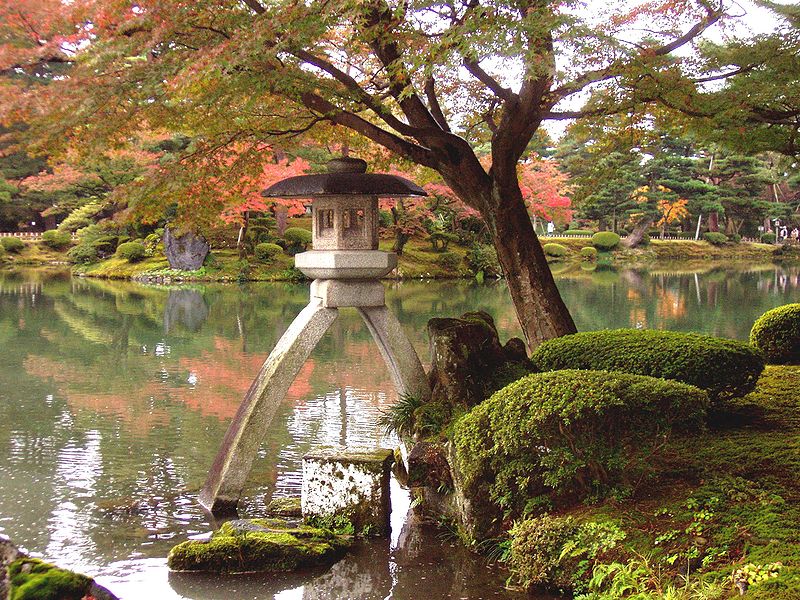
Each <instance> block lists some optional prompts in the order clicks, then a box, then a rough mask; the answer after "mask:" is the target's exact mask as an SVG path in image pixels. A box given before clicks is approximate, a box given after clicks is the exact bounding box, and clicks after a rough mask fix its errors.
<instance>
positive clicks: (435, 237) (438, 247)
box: [428, 231, 458, 252]
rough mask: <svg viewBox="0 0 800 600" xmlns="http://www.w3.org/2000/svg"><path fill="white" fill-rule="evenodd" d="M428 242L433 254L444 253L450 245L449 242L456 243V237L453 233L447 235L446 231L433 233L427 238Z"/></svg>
mask: <svg viewBox="0 0 800 600" xmlns="http://www.w3.org/2000/svg"><path fill="white" fill-rule="evenodd" d="M428 241H430V243H431V246H432V247H433V250H434V251H435V252H439V251H442V252H444V251H445V250H447V246H449V245H450V242H456V241H458V236H457V235H456V234H455V233H449V232H447V231H434V232H433V233H431V234H430V235H429V236H428Z"/></svg>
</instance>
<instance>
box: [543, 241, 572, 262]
mask: <svg viewBox="0 0 800 600" xmlns="http://www.w3.org/2000/svg"><path fill="white" fill-rule="evenodd" d="M542 250H544V253H545V254H546V255H547V256H553V257H556V258H560V257H563V256H566V255H567V252H568V250H567V248H566V247H565V246H562V245H561V244H553V243H550V244H545V245H544V246H542Z"/></svg>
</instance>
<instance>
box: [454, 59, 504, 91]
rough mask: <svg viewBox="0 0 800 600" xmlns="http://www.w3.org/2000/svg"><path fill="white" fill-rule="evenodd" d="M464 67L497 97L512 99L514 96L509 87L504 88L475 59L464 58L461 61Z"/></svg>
mask: <svg viewBox="0 0 800 600" xmlns="http://www.w3.org/2000/svg"><path fill="white" fill-rule="evenodd" d="M463 65H464V68H465V69H466V70H467V71H469V72H470V74H471V75H472V76H473V77H475V79H477V80H478V81H480V82H481V83H482V84H483V85H485V86H486V87H487V88H489V89H490V90H491V91H492V93H494V95H495V96H497V97H498V98H501V99H502V100H507V101H509V100H513V99H514V98H516V96H517V95H516V94H515V93H514V92H513V91H512V90H511V88H505V87H503V86H502V85H500V83H499V82H498V81H497V80H496V79H494V78H493V77H492V76H491V75H489V74H488V73H487V72H486V71H484V70H483V69H482V68H481V66H480V65H479V64H478V61H477V60H470V59H467V58H465V59H464V62H463Z"/></svg>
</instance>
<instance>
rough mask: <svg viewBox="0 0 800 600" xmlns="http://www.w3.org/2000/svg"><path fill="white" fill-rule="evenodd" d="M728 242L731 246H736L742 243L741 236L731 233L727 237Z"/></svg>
mask: <svg viewBox="0 0 800 600" xmlns="http://www.w3.org/2000/svg"><path fill="white" fill-rule="evenodd" d="M728 241H729V242H731V243H732V244H738V243H740V242H741V241H742V236H740V235H739V234H738V233H732V234H730V235H729V236H728Z"/></svg>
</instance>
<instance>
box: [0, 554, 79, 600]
mask: <svg viewBox="0 0 800 600" xmlns="http://www.w3.org/2000/svg"><path fill="white" fill-rule="evenodd" d="M8 579H9V583H10V589H9V590H8V598H9V600H81V599H82V598H85V597H86V594H87V593H88V591H89V588H90V587H91V585H92V580H91V579H90V578H89V577H86V576H85V575H79V574H78V573H73V572H72V571H67V570H65V569H59V568H58V567H55V566H53V565H51V564H49V563H46V562H44V561H42V560H39V559H38V558H20V559H17V560H15V561H14V562H13V563H11V564H10V565H9V566H8Z"/></svg>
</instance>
